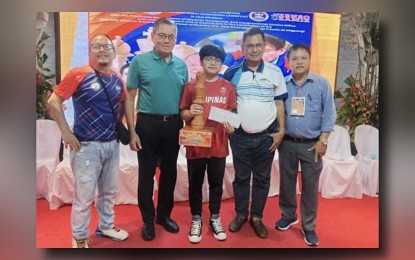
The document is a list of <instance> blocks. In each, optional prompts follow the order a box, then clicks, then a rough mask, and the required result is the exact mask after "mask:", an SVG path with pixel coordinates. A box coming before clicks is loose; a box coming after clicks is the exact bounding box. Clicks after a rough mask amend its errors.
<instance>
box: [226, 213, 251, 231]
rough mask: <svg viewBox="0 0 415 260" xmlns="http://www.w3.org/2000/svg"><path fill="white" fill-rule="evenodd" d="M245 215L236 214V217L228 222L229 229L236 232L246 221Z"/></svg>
mask: <svg viewBox="0 0 415 260" xmlns="http://www.w3.org/2000/svg"><path fill="white" fill-rule="evenodd" d="M246 220H247V219H246V217H243V216H239V215H236V217H235V218H234V219H233V220H232V222H231V223H229V231H231V232H238V231H239V230H240V229H241V227H242V226H243V224H245V222H246Z"/></svg>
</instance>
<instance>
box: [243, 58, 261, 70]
mask: <svg viewBox="0 0 415 260" xmlns="http://www.w3.org/2000/svg"><path fill="white" fill-rule="evenodd" d="M245 71H252V70H251V69H250V68H249V67H248V64H246V59H244V61H243V63H242V72H245ZM263 71H264V61H263V60H261V62H260V63H259V66H258V68H257V69H256V72H259V73H262V72H263Z"/></svg>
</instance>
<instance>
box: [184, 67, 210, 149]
mask: <svg viewBox="0 0 415 260" xmlns="http://www.w3.org/2000/svg"><path fill="white" fill-rule="evenodd" d="M205 80H206V75H205V73H203V72H201V71H199V72H197V73H196V87H195V97H194V99H193V104H199V105H202V106H203V104H205V93H206V88H205V82H206V81H205ZM214 131H215V130H214V128H213V127H205V122H204V120H203V114H201V115H195V116H194V117H193V119H192V122H191V124H190V126H189V125H186V126H185V127H183V128H182V129H180V132H179V145H184V146H199V147H211V146H212V135H213V132H214Z"/></svg>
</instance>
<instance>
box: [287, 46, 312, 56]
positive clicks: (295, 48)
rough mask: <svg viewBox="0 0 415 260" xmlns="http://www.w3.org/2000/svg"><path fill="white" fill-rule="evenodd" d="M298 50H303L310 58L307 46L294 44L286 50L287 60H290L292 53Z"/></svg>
mask: <svg viewBox="0 0 415 260" xmlns="http://www.w3.org/2000/svg"><path fill="white" fill-rule="evenodd" d="M299 49H303V50H305V51H306V52H307V53H308V56H310V58H311V51H310V47H308V45H307V44H304V43H296V44H294V45H293V46H291V48H289V49H288V51H287V58H288V59H289V58H290V55H291V53H292V52H293V51H296V50H299Z"/></svg>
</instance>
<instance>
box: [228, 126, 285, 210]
mask: <svg viewBox="0 0 415 260" xmlns="http://www.w3.org/2000/svg"><path fill="white" fill-rule="evenodd" d="M276 128H277V127H276V124H271V126H270V127H269V128H268V129H267V130H265V131H264V132H262V133H257V134H248V133H245V132H244V131H243V130H242V128H241V127H240V128H239V129H237V130H236V131H235V133H234V134H232V135H231V136H230V144H231V148H232V155H233V165H234V168H235V180H234V181H233V183H232V186H233V192H234V194H235V211H236V213H237V215H240V216H244V217H247V216H248V215H249V214H248V206H249V197H250V184H251V173H252V197H251V198H252V199H251V214H250V215H251V217H258V218H262V214H263V211H264V208H265V203H266V200H267V197H268V192H269V187H270V178H271V166H272V161H273V160H274V154H275V153H274V152H273V153H271V152H269V151H268V149H269V148H270V147H271V145H272V137H271V136H270V135H269V133H273V132H276Z"/></svg>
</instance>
